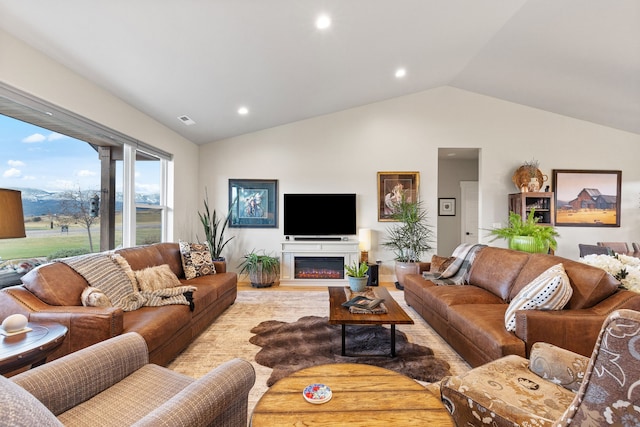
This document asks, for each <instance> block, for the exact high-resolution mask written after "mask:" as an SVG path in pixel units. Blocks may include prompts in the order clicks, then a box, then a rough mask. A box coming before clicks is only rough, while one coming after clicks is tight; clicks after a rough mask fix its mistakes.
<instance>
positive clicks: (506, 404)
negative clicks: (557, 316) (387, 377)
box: [440, 310, 640, 426]
mask: <svg viewBox="0 0 640 427" xmlns="http://www.w3.org/2000/svg"><path fill="white" fill-rule="evenodd" d="M549 327H553V325H549ZM576 339H580V337H576ZM638 385H640V312H637V311H633V310H618V311H616V312H614V313H612V314H611V315H610V316H609V317H608V318H607V320H606V321H605V322H604V324H603V326H602V330H601V332H600V336H599V338H598V341H597V343H596V346H595V348H594V351H593V354H592V356H591V359H589V358H586V357H584V356H581V355H578V354H575V353H572V352H570V351H567V350H564V349H561V348H558V347H555V346H552V345H550V344H545V343H536V344H534V346H533V348H532V351H531V355H530V359H529V360H527V359H524V358H522V357H519V356H506V357H503V358H501V359H498V360H496V361H493V362H490V363H487V364H485V365H482V366H479V367H477V368H474V369H472V370H470V371H469V372H467V373H466V374H463V375H460V376H456V377H449V378H445V379H444V380H443V382H442V384H441V388H440V391H441V396H442V399H443V401H444V403H445V405H446V406H447V407H448V409H449V411H450V412H451V414H452V416H453V418H454V420H455V423H456V425H458V426H486V425H492V426H514V425H529V426H551V425H553V426H568V425H572V426H573V425H576V426H586V425H588V426H600V425H640V387H638Z"/></svg>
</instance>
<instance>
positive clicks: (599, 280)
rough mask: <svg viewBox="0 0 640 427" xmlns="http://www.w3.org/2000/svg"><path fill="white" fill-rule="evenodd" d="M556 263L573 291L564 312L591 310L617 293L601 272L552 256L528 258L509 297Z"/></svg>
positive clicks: (609, 278)
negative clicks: (563, 270)
mask: <svg viewBox="0 0 640 427" xmlns="http://www.w3.org/2000/svg"><path fill="white" fill-rule="evenodd" d="M558 263H562V264H563V265H564V269H565V272H566V273H567V276H568V277H569V282H570V283H571V288H572V289H573V295H572V296H571V299H570V300H569V303H568V304H567V305H566V307H565V308H567V309H571V310H575V309H582V308H590V307H593V306H594V305H596V304H598V303H599V302H600V301H602V300H604V299H605V298H608V297H609V296H611V295H613V293H614V292H616V291H617V290H618V286H619V285H620V282H619V281H618V280H617V279H616V278H614V277H613V276H611V275H610V274H608V273H607V272H606V271H604V270H603V269H601V268H598V267H593V266H591V265H586V264H584V263H581V262H578V261H572V260H569V259H566V258H561V257H557V256H553V255H546V254H532V255H531V256H530V257H529V259H528V261H527V263H526V264H525V266H524V267H523V268H522V269H521V271H520V274H519V276H518V278H517V279H516V281H515V284H514V285H513V288H512V289H511V293H510V297H511V298H513V297H515V296H516V295H517V294H518V292H520V291H521V290H522V288H524V287H525V286H526V285H528V284H529V283H530V282H531V281H532V280H533V279H534V278H535V277H537V276H538V275H539V274H540V273H542V272H543V271H545V270H546V269H548V268H549V267H551V266H553V265H555V264H558Z"/></svg>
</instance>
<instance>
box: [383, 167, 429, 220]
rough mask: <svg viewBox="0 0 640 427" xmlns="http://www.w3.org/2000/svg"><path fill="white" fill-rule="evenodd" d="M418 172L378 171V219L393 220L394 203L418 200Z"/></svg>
mask: <svg viewBox="0 0 640 427" xmlns="http://www.w3.org/2000/svg"><path fill="white" fill-rule="evenodd" d="M419 184H420V173H419V172H378V221H394V219H393V218H392V215H393V210H394V204H395V203H398V202H399V201H400V200H402V197H404V198H405V200H407V201H410V202H415V201H416V200H418V194H419V193H418V186H419Z"/></svg>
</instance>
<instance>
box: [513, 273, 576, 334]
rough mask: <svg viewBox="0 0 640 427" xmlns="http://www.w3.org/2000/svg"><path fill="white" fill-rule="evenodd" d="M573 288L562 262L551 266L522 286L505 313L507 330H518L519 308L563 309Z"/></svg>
mask: <svg viewBox="0 0 640 427" xmlns="http://www.w3.org/2000/svg"><path fill="white" fill-rule="evenodd" d="M571 295H573V289H572V288H571V283H570V282H569V277H567V273H566V272H565V271H564V266H563V265H562V264H556V265H554V266H552V267H549V268H548V269H547V270H546V271H544V272H543V273H542V274H540V275H539V276H538V277H536V278H535V279H533V280H532V281H531V283H529V284H528V285H527V286H525V287H524V288H522V290H521V291H520V292H518V294H517V295H516V296H515V298H514V299H513V300H512V301H511V303H509V307H508V308H507V311H506V312H505V314H504V325H505V327H506V328H507V331H515V330H516V311H518V310H561V309H562V308H563V307H564V306H565V305H566V304H567V303H568V302H569V299H571Z"/></svg>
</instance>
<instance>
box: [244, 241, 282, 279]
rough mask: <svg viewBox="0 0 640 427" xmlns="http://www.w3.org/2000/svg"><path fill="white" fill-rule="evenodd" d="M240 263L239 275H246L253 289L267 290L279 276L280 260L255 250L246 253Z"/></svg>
mask: <svg viewBox="0 0 640 427" xmlns="http://www.w3.org/2000/svg"><path fill="white" fill-rule="evenodd" d="M243 258H244V259H243V261H242V262H241V263H240V265H239V266H238V268H240V274H243V273H247V274H248V275H249V281H250V282H251V286H253V287H255V288H268V287H269V286H271V285H273V284H274V283H275V281H276V280H278V277H279V276H280V259H279V258H277V257H273V256H270V255H267V254H265V253H264V252H262V253H261V254H259V253H257V252H256V251H255V250H253V251H251V252H249V253H247V254H245V255H244V257H243Z"/></svg>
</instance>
